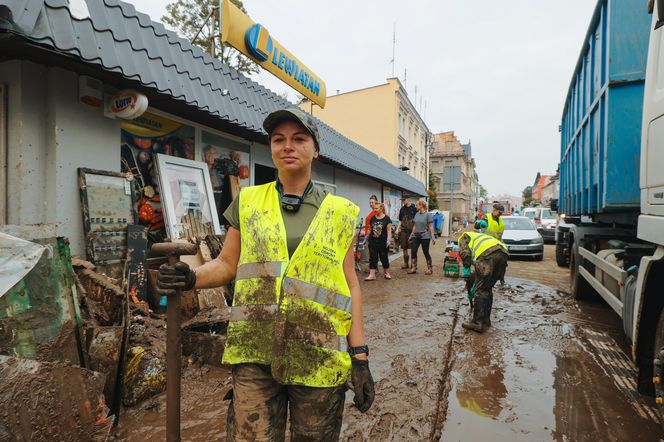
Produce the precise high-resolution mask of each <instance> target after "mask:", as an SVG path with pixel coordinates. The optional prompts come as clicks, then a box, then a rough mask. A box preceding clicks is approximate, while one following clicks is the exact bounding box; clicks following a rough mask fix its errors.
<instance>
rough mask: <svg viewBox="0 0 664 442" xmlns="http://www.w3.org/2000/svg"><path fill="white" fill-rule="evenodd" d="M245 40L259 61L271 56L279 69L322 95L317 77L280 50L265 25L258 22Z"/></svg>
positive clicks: (247, 33)
mask: <svg viewBox="0 0 664 442" xmlns="http://www.w3.org/2000/svg"><path fill="white" fill-rule="evenodd" d="M244 41H245V45H246V46H247V49H248V50H249V52H250V53H251V55H253V56H254V57H255V58H256V59H257V60H258V61H260V62H268V60H270V58H271V59H272V61H271V62H272V64H273V65H275V66H276V67H277V68H278V69H280V70H282V71H284V72H285V73H286V74H287V75H288V76H289V77H291V78H292V79H293V80H295V81H297V82H298V83H300V84H301V85H302V86H304V87H305V88H307V89H309V90H310V91H311V92H313V93H314V94H316V95H317V96H318V95H320V82H319V81H318V80H317V79H316V77H314V75H313V74H312V73H310V72H308V71H307V70H306V69H304V68H303V67H302V66H300V65H299V64H298V62H297V61H296V60H293V59H291V58H290V57H288V55H286V54H285V53H284V51H283V50H279V47H278V45H276V44H274V42H273V40H272V37H270V33H269V32H268V31H267V29H265V28H264V27H263V26H261V25H260V24H258V23H256V24H255V25H253V26H252V27H251V28H249V30H248V31H247V32H246V34H245V36H244Z"/></svg>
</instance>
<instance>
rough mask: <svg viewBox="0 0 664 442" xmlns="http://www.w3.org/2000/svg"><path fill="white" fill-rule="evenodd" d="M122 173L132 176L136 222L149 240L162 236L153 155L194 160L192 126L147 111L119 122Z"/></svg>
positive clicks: (158, 192)
mask: <svg viewBox="0 0 664 442" xmlns="http://www.w3.org/2000/svg"><path fill="white" fill-rule="evenodd" d="M120 127H121V129H122V134H121V163H122V172H124V173H131V174H132V175H133V176H134V192H135V195H136V199H137V210H138V214H139V222H140V223H141V224H142V225H145V226H147V227H148V231H149V232H150V236H151V239H152V240H159V239H161V238H163V237H164V236H165V232H164V217H163V210H162V208H161V195H160V189H159V180H158V179H157V174H156V164H155V156H156V155H157V154H164V155H170V156H174V157H178V158H184V159H189V160H193V159H194V148H195V145H196V144H195V141H196V140H195V136H194V134H195V132H194V128H193V127H192V126H188V125H186V124H182V123H179V122H177V121H173V120H171V119H168V118H165V117H162V116H159V115H155V114H152V113H149V112H146V113H145V114H143V115H141V116H140V117H138V118H135V119H133V120H123V121H122V123H121V125H120Z"/></svg>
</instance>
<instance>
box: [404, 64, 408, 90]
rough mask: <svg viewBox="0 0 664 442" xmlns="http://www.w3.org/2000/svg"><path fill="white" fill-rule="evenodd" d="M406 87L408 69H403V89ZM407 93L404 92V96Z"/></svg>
mask: <svg viewBox="0 0 664 442" xmlns="http://www.w3.org/2000/svg"><path fill="white" fill-rule="evenodd" d="M407 86H408V68H404V69H403V88H404V89H406V87H407ZM407 93H408V90H406V94H407Z"/></svg>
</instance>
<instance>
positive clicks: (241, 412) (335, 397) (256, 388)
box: [226, 364, 347, 442]
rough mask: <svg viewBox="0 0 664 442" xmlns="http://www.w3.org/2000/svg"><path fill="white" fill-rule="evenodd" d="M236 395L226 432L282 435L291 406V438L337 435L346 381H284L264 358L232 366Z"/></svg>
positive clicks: (250, 437) (258, 437)
mask: <svg viewBox="0 0 664 442" xmlns="http://www.w3.org/2000/svg"><path fill="white" fill-rule="evenodd" d="M232 374H233V398H232V399H231V403H230V405H229V406H228V417H227V421H226V423H227V433H226V438H227V440H228V441H229V442H234V441H270V442H272V441H279V442H281V441H283V440H285V435H286V418H287V416H288V412H289V411H290V430H291V438H290V440H291V441H293V442H298V441H330V442H331V441H338V440H339V433H340V432H341V421H342V417H343V412H344V399H345V396H346V389H347V388H346V386H345V385H343V386H340V387H332V388H316V387H304V386H299V385H281V384H279V383H277V382H276V381H275V380H274V379H273V378H272V374H271V373H270V367H269V366H267V365H260V364H237V365H233V367H232Z"/></svg>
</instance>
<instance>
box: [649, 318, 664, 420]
mask: <svg viewBox="0 0 664 442" xmlns="http://www.w3.org/2000/svg"><path fill="white" fill-rule="evenodd" d="M652 380H653V383H654V384H655V398H656V399H658V401H662V400H664V310H662V312H661V313H660V314H659V321H658V322H657V330H656V331H655V346H654V348H653V378H652ZM659 398H662V399H659ZM657 408H658V409H659V416H660V418H661V422H662V426H663V428H664V403H662V404H657Z"/></svg>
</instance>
